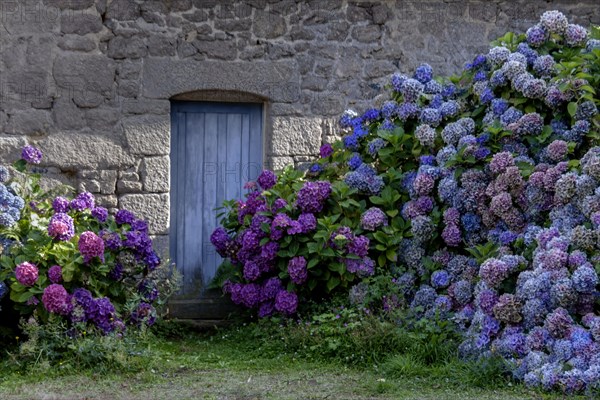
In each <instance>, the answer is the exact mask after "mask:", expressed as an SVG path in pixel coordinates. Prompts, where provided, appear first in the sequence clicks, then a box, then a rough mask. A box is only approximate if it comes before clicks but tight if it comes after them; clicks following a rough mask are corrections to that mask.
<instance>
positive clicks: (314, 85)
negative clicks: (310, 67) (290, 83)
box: [300, 75, 329, 92]
mask: <svg viewBox="0 0 600 400" xmlns="http://www.w3.org/2000/svg"><path fill="white" fill-rule="evenodd" d="M328 82H329V80H328V79H326V78H322V77H320V76H314V75H308V76H306V77H304V78H303V79H302V84H301V85H300V87H301V88H302V89H308V90H313V91H317V92H320V91H322V90H324V89H325V88H326V87H327V83H328Z"/></svg>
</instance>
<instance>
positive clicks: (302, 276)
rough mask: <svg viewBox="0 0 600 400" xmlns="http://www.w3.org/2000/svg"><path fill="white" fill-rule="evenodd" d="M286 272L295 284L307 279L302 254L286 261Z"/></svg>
mask: <svg viewBox="0 0 600 400" xmlns="http://www.w3.org/2000/svg"><path fill="white" fill-rule="evenodd" d="M288 274H289V275H290V279H291V280H292V282H294V283H295V284H297V285H301V284H303V283H304V282H306V279H308V270H307V269H306V259H305V258H304V257H302V256H298V257H294V258H292V259H291V260H290V261H289V262H288Z"/></svg>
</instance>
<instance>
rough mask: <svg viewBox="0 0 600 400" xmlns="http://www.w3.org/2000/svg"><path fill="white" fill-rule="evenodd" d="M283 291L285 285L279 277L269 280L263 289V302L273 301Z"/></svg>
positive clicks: (261, 296)
mask: <svg viewBox="0 0 600 400" xmlns="http://www.w3.org/2000/svg"><path fill="white" fill-rule="evenodd" d="M282 290H283V283H281V280H280V279H279V278H277V277H273V278H269V279H267V280H266V281H265V282H264V283H263V285H262V289H261V295H260V298H261V301H267V300H273V299H275V297H276V296H277V293H279V292H280V291H282Z"/></svg>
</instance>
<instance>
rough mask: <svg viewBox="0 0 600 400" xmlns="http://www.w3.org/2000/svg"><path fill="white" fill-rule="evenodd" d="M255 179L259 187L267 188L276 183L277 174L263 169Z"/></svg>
mask: <svg viewBox="0 0 600 400" xmlns="http://www.w3.org/2000/svg"><path fill="white" fill-rule="evenodd" d="M256 181H257V182H258V184H259V185H260V187H261V188H263V189H264V190H269V189H271V188H272V187H273V186H275V184H276V183H277V175H275V174H274V173H273V171H269V170H264V171H263V172H261V173H260V175H259V176H258V179H257V180H256Z"/></svg>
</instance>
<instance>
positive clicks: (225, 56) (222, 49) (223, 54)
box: [193, 40, 237, 60]
mask: <svg viewBox="0 0 600 400" xmlns="http://www.w3.org/2000/svg"><path fill="white" fill-rule="evenodd" d="M193 44H194V47H195V48H196V49H198V52H199V53H200V54H204V55H206V56H207V57H209V58H214V59H217V60H234V59H235V58H236V57H237V46H236V44H235V42H234V41H231V40H213V41H207V40H196V41H194V43H193Z"/></svg>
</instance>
